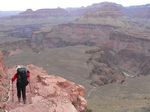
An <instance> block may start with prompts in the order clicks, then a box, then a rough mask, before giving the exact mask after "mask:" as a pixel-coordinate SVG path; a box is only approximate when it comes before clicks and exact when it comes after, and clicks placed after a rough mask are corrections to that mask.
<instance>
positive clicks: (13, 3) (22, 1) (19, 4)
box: [0, 0, 150, 11]
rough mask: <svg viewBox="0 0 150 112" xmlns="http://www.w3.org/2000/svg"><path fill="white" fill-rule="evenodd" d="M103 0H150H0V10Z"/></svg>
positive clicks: (130, 0)
mask: <svg viewBox="0 0 150 112" xmlns="http://www.w3.org/2000/svg"><path fill="white" fill-rule="evenodd" d="M104 1H109V2H116V3H118V4H122V5H123V6H131V5H142V4H148V3H150V0H0V10H3V11H4V10H26V9H29V8H31V9H33V10H36V9H40V8H56V7H62V8H65V7H81V6H87V5H91V4H93V3H100V2H104Z"/></svg>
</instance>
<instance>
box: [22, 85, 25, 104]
mask: <svg viewBox="0 0 150 112" xmlns="http://www.w3.org/2000/svg"><path fill="white" fill-rule="evenodd" d="M22 98H23V103H24V104H25V103H26V86H24V87H22Z"/></svg>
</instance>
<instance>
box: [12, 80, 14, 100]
mask: <svg viewBox="0 0 150 112" xmlns="http://www.w3.org/2000/svg"><path fill="white" fill-rule="evenodd" d="M12 102H14V89H13V82H12Z"/></svg>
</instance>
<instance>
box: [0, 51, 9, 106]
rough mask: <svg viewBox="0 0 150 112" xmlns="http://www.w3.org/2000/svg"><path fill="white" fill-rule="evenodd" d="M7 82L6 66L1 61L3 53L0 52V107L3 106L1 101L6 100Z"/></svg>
mask: <svg viewBox="0 0 150 112" xmlns="http://www.w3.org/2000/svg"><path fill="white" fill-rule="evenodd" d="M8 84H9V82H8V77H7V75H6V68H5V65H4V63H3V55H2V52H0V109H1V108H2V107H3V102H5V101H6V100H7V93H8Z"/></svg>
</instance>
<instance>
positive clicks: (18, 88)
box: [17, 83, 21, 102]
mask: <svg viewBox="0 0 150 112" xmlns="http://www.w3.org/2000/svg"><path fill="white" fill-rule="evenodd" d="M17 97H18V102H20V100H21V87H20V85H19V84H18V83H17Z"/></svg>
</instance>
